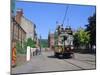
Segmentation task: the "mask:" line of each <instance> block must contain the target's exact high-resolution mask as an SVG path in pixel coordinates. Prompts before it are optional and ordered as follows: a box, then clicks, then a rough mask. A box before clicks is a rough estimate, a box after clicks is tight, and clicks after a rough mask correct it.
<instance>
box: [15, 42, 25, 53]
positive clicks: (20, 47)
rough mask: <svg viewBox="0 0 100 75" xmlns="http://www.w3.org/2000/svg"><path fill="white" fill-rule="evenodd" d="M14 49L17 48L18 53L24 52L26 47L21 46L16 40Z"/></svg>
mask: <svg viewBox="0 0 100 75" xmlns="http://www.w3.org/2000/svg"><path fill="white" fill-rule="evenodd" d="M16 49H17V53H18V54H25V53H26V49H25V48H24V47H22V45H21V43H20V42H17V44H16Z"/></svg>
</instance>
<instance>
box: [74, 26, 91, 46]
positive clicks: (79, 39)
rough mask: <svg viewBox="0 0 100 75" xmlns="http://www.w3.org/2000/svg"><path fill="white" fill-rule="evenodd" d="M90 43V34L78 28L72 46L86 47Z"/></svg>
mask: <svg viewBox="0 0 100 75" xmlns="http://www.w3.org/2000/svg"><path fill="white" fill-rule="evenodd" d="M89 41H90V34H89V32H88V31H85V30H84V29H82V28H80V29H78V31H77V32H76V33H75V34H74V45H76V46H86V45H87V44H88V43H89Z"/></svg>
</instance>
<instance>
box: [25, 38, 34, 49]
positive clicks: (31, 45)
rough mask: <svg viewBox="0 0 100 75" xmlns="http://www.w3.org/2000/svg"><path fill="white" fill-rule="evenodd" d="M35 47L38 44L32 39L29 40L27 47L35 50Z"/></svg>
mask: <svg viewBox="0 0 100 75" xmlns="http://www.w3.org/2000/svg"><path fill="white" fill-rule="evenodd" d="M35 45H36V42H35V41H34V40H32V38H28V39H27V46H30V47H32V48H34V47H35Z"/></svg>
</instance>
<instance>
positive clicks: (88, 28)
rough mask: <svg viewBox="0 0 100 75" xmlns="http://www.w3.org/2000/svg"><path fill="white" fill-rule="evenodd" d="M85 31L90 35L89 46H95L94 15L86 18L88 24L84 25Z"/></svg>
mask: <svg viewBox="0 0 100 75" xmlns="http://www.w3.org/2000/svg"><path fill="white" fill-rule="evenodd" d="M86 31H89V34H90V44H91V45H96V13H94V14H93V16H90V17H89V18H88V24H87V25H86Z"/></svg>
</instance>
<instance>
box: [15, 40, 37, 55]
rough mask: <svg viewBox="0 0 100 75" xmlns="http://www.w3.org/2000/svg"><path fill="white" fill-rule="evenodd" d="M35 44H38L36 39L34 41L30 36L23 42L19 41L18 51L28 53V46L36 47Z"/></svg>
mask: <svg viewBox="0 0 100 75" xmlns="http://www.w3.org/2000/svg"><path fill="white" fill-rule="evenodd" d="M35 44H36V43H35V41H33V40H32V39H31V38H28V39H27V40H26V41H25V40H24V41H23V43H22V44H21V42H17V44H16V49H17V53H19V54H26V50H27V46H30V47H32V48H34V47H35Z"/></svg>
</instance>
